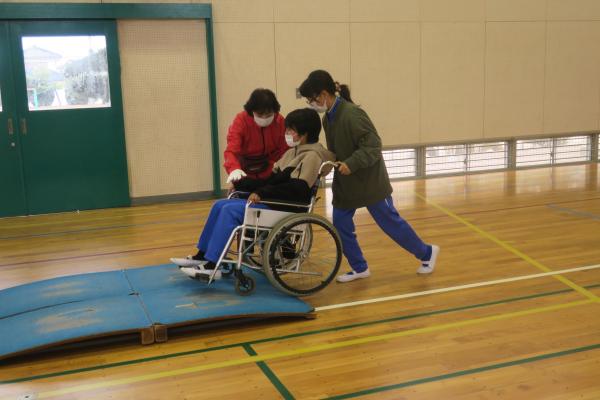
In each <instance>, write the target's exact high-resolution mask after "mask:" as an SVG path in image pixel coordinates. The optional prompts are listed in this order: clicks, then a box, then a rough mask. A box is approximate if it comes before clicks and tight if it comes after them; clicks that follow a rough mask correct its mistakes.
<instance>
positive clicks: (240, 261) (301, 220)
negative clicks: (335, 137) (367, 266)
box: [207, 161, 341, 296]
mask: <svg viewBox="0 0 600 400" xmlns="http://www.w3.org/2000/svg"><path fill="white" fill-rule="evenodd" d="M327 165H331V166H333V167H336V166H337V164H336V163H334V162H331V161H326V162H324V163H322V164H321V166H320V168H319V173H318V177H317V182H316V183H315V185H314V186H313V188H312V196H311V200H310V203H309V204H300V203H293V202H282V201H270V200H261V201H260V203H261V204H265V205H267V206H284V207H289V208H298V209H300V210H302V209H304V210H306V211H305V212H286V211H279V210H272V209H263V208H253V207H251V206H252V203H250V202H247V203H246V206H245V210H244V221H243V223H242V225H239V226H237V227H236V228H235V229H234V230H233V231H232V232H231V234H230V235H229V239H228V240H227V243H226V245H225V247H224V248H223V251H222V252H221V255H220V257H219V260H218V261H217V262H216V267H215V269H214V270H213V271H212V273H211V274H210V276H209V277H208V281H207V283H208V284H210V283H212V282H213V281H214V278H215V275H216V273H217V271H218V270H219V269H220V270H221V273H222V274H224V275H230V274H234V276H235V289H236V292H237V293H238V294H240V295H249V294H251V293H252V292H253V291H254V288H255V283H254V280H253V278H252V277H250V276H248V275H245V274H244V273H243V270H242V269H243V267H246V268H249V269H252V270H255V271H260V272H262V273H264V274H265V275H267V278H268V279H269V281H270V282H271V283H272V284H273V285H274V286H275V287H277V288H278V289H280V290H282V291H283V292H286V293H288V294H292V295H296V296H302V295H307V294H312V293H316V292H317V291H319V290H321V289H322V288H324V287H325V286H327V285H328V284H329V283H330V282H331V280H333V278H334V277H335V274H336V273H337V271H338V270H339V266H340V262H341V241H340V238H339V236H338V233H337V230H336V229H335V227H334V226H333V225H332V224H331V223H330V222H329V221H328V220H326V219H325V218H323V217H321V216H318V215H316V214H313V213H312V211H313V208H314V205H315V203H316V202H317V200H318V199H319V198H318V197H317V190H318V188H319V184H320V182H321V178H322V177H323V176H322V172H323V169H324V167H325V166H327ZM249 194H250V193H247V192H238V191H236V192H233V193H231V194H230V195H229V196H228V198H236V197H237V198H239V197H241V196H244V195H249ZM261 218H262V219H261ZM286 221H289V222H290V223H292V224H294V223H295V224H297V225H305V226H304V227H300V228H295V229H288V230H287V231H285V234H286V238H287V237H288V236H289V235H293V237H296V239H299V240H300V243H299V248H300V249H301V252H302V253H304V251H305V249H304V248H305V246H306V245H307V243H308V249H307V253H306V254H298V255H297V257H295V258H294V259H293V260H289V261H288V262H287V263H285V264H284V266H285V267H286V268H275V271H274V272H271V271H270V270H268V266H267V265H265V262H264V257H265V252H269V251H270V249H265V248H263V246H265V244H267V243H272V241H273V239H272V240H271V241H269V239H270V238H277V237H278V235H280V234H281V231H282V230H283V229H284V228H285V222H286ZM311 224H318V225H320V226H321V227H323V228H325V230H326V231H328V232H329V234H330V235H331V236H332V237H333V240H334V242H335V244H336V247H337V248H336V249H335V252H336V260H335V263H334V266H333V268H332V270H331V272H330V273H329V274H328V276H327V277H326V279H325V281H324V282H323V283H322V284H321V285H320V286H318V287H316V288H315V289H309V290H300V289H295V288H291V287H289V286H288V285H285V284H282V282H281V280H279V279H277V277H274V274H280V273H281V274H287V273H294V274H300V275H320V274H319V273H317V272H303V271H301V266H302V262H303V261H304V260H305V259H306V258H307V257H308V255H309V254H310V249H311V248H312V239H313V238H312V227H311ZM275 228H278V230H277V231H274V229H275ZM274 232H275V233H274ZM236 239H237V242H238V243H237V249H236V250H233V249H232V245H233V242H234V240H236ZM286 240H287V239H286ZM257 246H260V247H259V255H260V256H261V257H262V258H263V259H262V260H261V261H262V263H258V262H256V260H255V259H254V255H250V254H249V253H250V252H254V250H255V249H256V248H257ZM228 256H229V257H228ZM272 258H273V259H274V256H273V255H272V254H270V253H269V260H271V259H272ZM284 258H285V257H284V256H283V255H282V254H279V259H280V260H283V259H284ZM267 264H269V262H267ZM288 264H291V265H288ZM278 281H279V282H278Z"/></svg>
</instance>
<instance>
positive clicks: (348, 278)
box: [336, 268, 371, 283]
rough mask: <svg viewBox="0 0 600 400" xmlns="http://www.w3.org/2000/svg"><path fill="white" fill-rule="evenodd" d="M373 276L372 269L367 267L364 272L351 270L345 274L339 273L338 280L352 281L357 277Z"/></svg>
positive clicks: (341, 281)
mask: <svg viewBox="0 0 600 400" xmlns="http://www.w3.org/2000/svg"><path fill="white" fill-rule="evenodd" d="M369 276H371V271H369V269H368V268H367V269H366V270H364V271H363V272H355V271H350V272H347V273H345V274H344V275H338V276H337V278H336V280H337V281H338V282H340V283H346V282H352V281H353V280H355V279H362V278H368V277H369Z"/></svg>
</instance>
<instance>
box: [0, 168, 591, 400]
mask: <svg viewBox="0 0 600 400" xmlns="http://www.w3.org/2000/svg"><path fill="white" fill-rule="evenodd" d="M599 188H600V178H599V174H598V164H591V165H575V166H563V167H557V168H542V169H529V170H521V171H518V172H499V173H489V174H480V175H471V176H466V177H465V176H461V177H445V178H435V179H428V180H420V181H402V182H396V183H394V189H395V191H394V199H395V202H396V205H397V208H398V209H399V211H400V213H401V214H402V215H403V216H404V217H405V218H406V219H407V220H408V221H410V223H411V224H412V225H413V227H414V228H415V229H416V231H417V232H418V233H419V234H420V235H421V236H422V237H423V238H425V239H426V240H427V241H429V242H433V243H437V244H439V245H440V246H441V248H442V252H441V256H440V259H439V262H438V266H437V269H436V271H435V273H434V274H433V275H431V276H425V277H423V276H417V275H416V274H415V270H416V268H417V263H416V262H415V260H414V259H412V258H411V257H410V256H409V255H407V253H405V252H404V251H403V250H402V249H400V248H399V247H398V246H396V245H395V244H394V243H392V242H391V241H390V239H388V238H387V237H386V236H385V235H384V234H383V233H382V232H381V231H380V230H379V229H378V228H377V226H376V225H375V224H374V222H373V221H372V219H371V218H370V216H369V215H368V214H366V213H365V212H363V211H361V212H359V213H358V214H357V218H356V220H357V231H358V235H359V239H360V241H361V244H362V247H363V249H364V252H365V255H366V257H367V258H368V260H369V262H370V266H371V269H372V272H373V275H372V277H371V278H369V279H366V280H362V281H357V282H353V283H348V284H335V283H334V284H332V285H331V286H329V287H328V288H327V289H325V290H324V291H322V292H321V293H319V294H317V295H315V296H312V297H309V298H307V300H308V301H309V302H310V303H311V304H312V305H314V306H315V307H317V308H320V307H326V306H330V305H338V304H343V303H351V302H357V301H360V300H368V299H381V298H383V297H387V296H400V298H397V299H392V300H387V301H378V302H372V303H368V304H359V305H352V306H348V307H343V308H331V309H320V311H318V317H317V318H316V319H315V320H278V321H270V322H269V321H267V322H254V323H247V324H245V325H241V326H236V327H228V328H223V327H221V328H212V329H209V330H205V331H196V332H193V333H187V334H183V335H180V336H175V337H170V340H169V341H168V342H167V343H165V344H160V345H158V344H155V345H151V346H142V345H140V344H139V343H132V342H127V343H121V344H111V345H103V346H99V347H98V346H96V347H93V348H88V349H80V350H77V351H74V350H71V351H65V352H59V353H54V354H46V355H42V356H30V357H26V358H20V359H17V360H7V361H5V362H3V363H2V364H0V381H1V383H2V384H1V385H0V394H1V395H0V398H4V397H6V396H8V397H7V398H18V396H22V395H25V394H32V395H33V397H32V398H65V399H75V398H77V399H108V398H110V399H277V398H286V399H291V398H296V399H321V398H336V399H343V398H377V399H511V400H514V399H574V398H577V399H599V398H600V304H599V298H600V268H598V266H599V264H600V192H599ZM329 202H330V197H329V194H325V195H324V199H322V200H321V201H320V202H319V206H318V209H317V212H318V213H320V214H325V215H328V216H330V212H331V210H330V209H329V207H326V206H325V204H327V203H329ZM210 204H211V202H210V201H202V202H190V203H178V204H162V205H155V206H145V207H134V208H124V209H112V210H98V211H86V212H82V213H80V214H75V213H67V214H59V215H43V216H36V217H30V218H7V219H2V220H0V288H6V287H10V286H13V285H18V284H23V283H27V282H32V281H35V280H40V279H46V278H51V277H55V276H60V275H67V274H76V273H82V272H92V271H107V270H113V269H119V268H135V267H139V266H146V265H154V264H162V263H165V262H168V259H169V257H171V256H177V255H186V254H189V253H190V252H191V251H192V250H193V245H194V243H195V241H196V238H197V235H198V233H199V229H200V227H201V226H202V221H203V220H204V218H205V216H206V214H207V211H208V209H209V207H210ZM587 266H591V268H589V269H581V267H587ZM342 268H343V269H344V270H345V269H346V268H347V264H345V263H344V264H343V265H342ZM570 269H576V270H574V271H564V270H570ZM548 271H563V272H562V273H560V274H556V275H545V276H537V277H531V275H536V274H542V273H546V272H548ZM523 276H529V279H523V280H514V279H513V278H515V277H523ZM495 280H505V281H503V282H499V283H495V284H490V285H474V286H475V287H471V288H469V287H464V285H468V284H478V283H485V282H490V281H495ZM461 286H462V287H461ZM447 288H451V289H453V290H446V291H444V290H442V289H447ZM424 291H432V292H431V293H429V294H423V295H420V296H418V295H415V294H419V293H421V294H422V292H424ZM2 395H3V396H2Z"/></svg>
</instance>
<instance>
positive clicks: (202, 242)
mask: <svg viewBox="0 0 600 400" xmlns="http://www.w3.org/2000/svg"><path fill="white" fill-rule="evenodd" d="M245 207H246V200H244V199H222V200H217V201H216V202H215V203H214V204H213V206H212V208H211V209H210V213H209V214H208V218H207V219H206V223H205V225H204V229H203V230H202V233H201V234H200V239H199V240H198V245H197V246H196V247H197V248H198V250H200V251H202V252H204V258H205V259H207V260H208V261H212V262H215V263H216V262H217V261H219V257H220V256H221V253H222V252H223V248H224V247H225V245H226V244H227V240H229V236H230V235H231V232H233V230H234V229H235V228H236V227H238V226H239V225H241V224H242V222H244V211H245ZM252 208H262V209H265V208H268V207H267V206H266V205H264V204H260V203H258V204H254V205H252Z"/></svg>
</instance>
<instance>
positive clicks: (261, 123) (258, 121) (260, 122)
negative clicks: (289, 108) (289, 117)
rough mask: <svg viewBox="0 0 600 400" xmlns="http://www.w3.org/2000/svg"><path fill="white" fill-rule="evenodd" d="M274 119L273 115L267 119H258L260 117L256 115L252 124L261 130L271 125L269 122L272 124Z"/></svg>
mask: <svg viewBox="0 0 600 400" xmlns="http://www.w3.org/2000/svg"><path fill="white" fill-rule="evenodd" d="M274 118H275V114H273V115H271V116H270V117H267V118H260V117H257V116H256V114H254V122H256V125H258V126H260V127H261V128H264V127H267V126H269V125H271V122H273V119H274Z"/></svg>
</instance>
